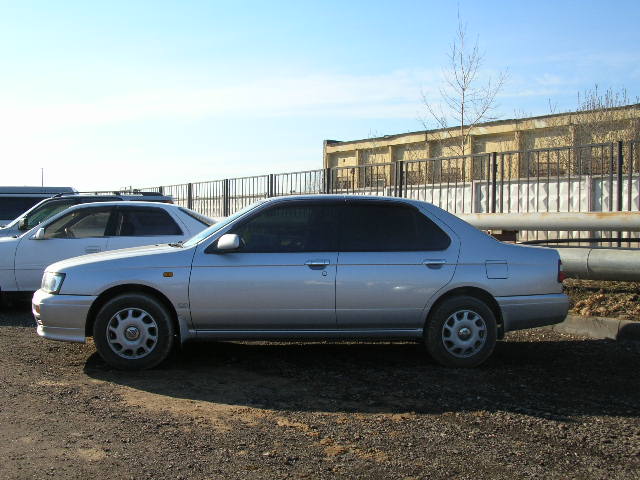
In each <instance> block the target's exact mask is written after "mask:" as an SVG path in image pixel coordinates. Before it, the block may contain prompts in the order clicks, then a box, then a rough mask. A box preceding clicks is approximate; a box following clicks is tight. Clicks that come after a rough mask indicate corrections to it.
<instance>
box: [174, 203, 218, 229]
mask: <svg viewBox="0 0 640 480" xmlns="http://www.w3.org/2000/svg"><path fill="white" fill-rule="evenodd" d="M180 211H182V212H184V213H186V214H187V215H189V216H190V217H191V218H193V219H194V220H196V221H198V222H200V223H201V224H203V225H205V226H207V227H210V226H211V225H213V224H214V223H216V222H215V221H213V220H212V219H211V218H209V217H206V216H204V215H202V214H200V213H198V212H194V211H193V210H190V209H188V208H184V207H180Z"/></svg>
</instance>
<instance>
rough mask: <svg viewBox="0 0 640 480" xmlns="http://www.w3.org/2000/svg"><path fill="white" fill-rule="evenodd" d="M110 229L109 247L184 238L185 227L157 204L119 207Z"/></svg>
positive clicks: (172, 240)
mask: <svg viewBox="0 0 640 480" xmlns="http://www.w3.org/2000/svg"><path fill="white" fill-rule="evenodd" d="M109 231H110V234H111V236H110V238H109V242H108V245H107V248H108V249H109V250H117V249H120V248H130V247H138V246H142V245H154V244H157V243H173V242H178V241H180V240H184V232H183V228H182V227H181V226H180V225H178V222H177V221H176V219H174V218H173V217H172V216H171V214H170V213H169V212H167V211H166V210H164V209H163V208H156V207H128V206H118V207H116V214H115V215H114V219H113V222H112V223H111V225H110V228H109Z"/></svg>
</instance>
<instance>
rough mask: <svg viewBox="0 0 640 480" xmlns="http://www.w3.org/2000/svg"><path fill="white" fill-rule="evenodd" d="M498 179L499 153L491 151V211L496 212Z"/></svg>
mask: <svg viewBox="0 0 640 480" xmlns="http://www.w3.org/2000/svg"><path fill="white" fill-rule="evenodd" d="M497 179H498V154H497V153H496V152H493V153H491V213H496V184H497Z"/></svg>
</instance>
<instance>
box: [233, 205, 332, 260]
mask: <svg viewBox="0 0 640 480" xmlns="http://www.w3.org/2000/svg"><path fill="white" fill-rule="evenodd" d="M336 220H337V209H336V207H335V206H332V205H330V204H297V205H296V204H293V205H291V204H290V205H281V206H277V207H273V208H270V209H268V210H266V211H262V212H260V213H258V214H256V215H255V216H254V217H253V218H251V219H250V220H248V221H247V222H246V223H245V224H243V225H241V226H240V227H238V228H237V229H236V230H235V231H234V232H232V233H236V234H238V235H240V237H241V238H242V241H243V242H244V246H243V247H242V250H241V251H242V252H282V253H284V252H326V251H335V250H336V247H337V242H336V225H337V222H336Z"/></svg>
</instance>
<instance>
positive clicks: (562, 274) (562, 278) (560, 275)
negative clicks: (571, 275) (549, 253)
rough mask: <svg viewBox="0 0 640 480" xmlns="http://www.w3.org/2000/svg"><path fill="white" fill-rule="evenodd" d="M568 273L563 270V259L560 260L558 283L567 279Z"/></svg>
mask: <svg viewBox="0 0 640 480" xmlns="http://www.w3.org/2000/svg"><path fill="white" fill-rule="evenodd" d="M566 278H567V274H566V273H564V272H563V271H562V260H558V283H562V282H563V281H564V280H566Z"/></svg>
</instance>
